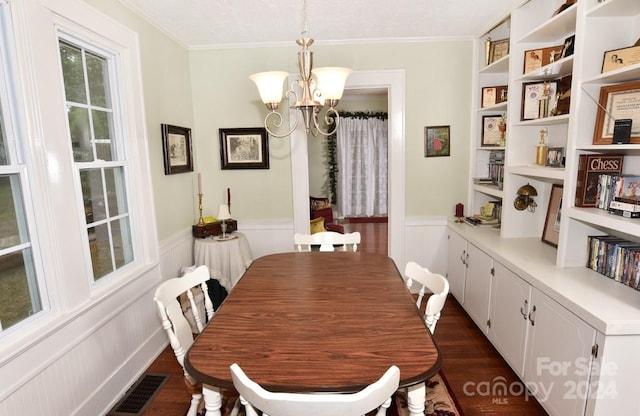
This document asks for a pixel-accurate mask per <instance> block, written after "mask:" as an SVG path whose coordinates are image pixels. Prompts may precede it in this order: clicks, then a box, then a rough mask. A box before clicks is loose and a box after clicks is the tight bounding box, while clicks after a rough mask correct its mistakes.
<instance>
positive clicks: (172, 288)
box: [153, 266, 220, 384]
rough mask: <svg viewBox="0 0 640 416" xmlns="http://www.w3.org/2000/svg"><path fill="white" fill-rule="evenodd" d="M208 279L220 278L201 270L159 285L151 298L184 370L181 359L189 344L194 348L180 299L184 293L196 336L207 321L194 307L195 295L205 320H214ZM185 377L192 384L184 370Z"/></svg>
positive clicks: (205, 269)
mask: <svg viewBox="0 0 640 416" xmlns="http://www.w3.org/2000/svg"><path fill="white" fill-rule="evenodd" d="M211 277H214V278H217V277H220V276H211V273H210V271H209V268H208V267H207V266H200V267H198V268H196V269H195V270H193V271H191V272H188V273H186V274H185V275H184V276H182V277H176V278H173V279H168V280H166V281H164V282H162V283H161V284H160V286H158V288H157V289H156V292H155V294H154V296H153V301H154V302H155V303H156V305H157V306H158V311H159V312H160V318H161V319H162V327H163V328H164V329H165V330H166V331H167V335H168V336H169V342H170V343H171V347H172V348H173V352H174V353H175V355H176V358H177V359H178V362H179V363H180V365H181V366H182V367H183V369H184V356H185V354H186V353H187V350H188V349H189V347H191V344H193V332H192V327H191V325H190V324H189V321H188V320H187V318H185V316H184V312H183V307H182V305H181V303H180V300H179V299H180V296H181V295H182V294H183V293H186V295H187V299H188V301H189V305H190V306H191V308H190V310H191V312H192V313H193V317H194V319H195V322H196V326H197V330H198V332H202V330H203V329H204V325H205V323H206V320H205V317H204V316H201V314H200V312H199V308H198V305H197V304H196V295H199V296H203V299H204V309H205V311H206V315H207V316H206V319H207V320H210V319H211V318H213V314H214V311H213V303H212V302H211V298H210V297H209V291H208V288H207V281H208V280H209V279H210V278H211ZM196 289H198V290H196ZM200 294H201V295H200ZM184 375H185V377H186V378H187V379H188V380H189V381H190V382H191V384H195V381H194V380H193V379H192V378H191V376H189V374H187V372H186V370H185V372H184Z"/></svg>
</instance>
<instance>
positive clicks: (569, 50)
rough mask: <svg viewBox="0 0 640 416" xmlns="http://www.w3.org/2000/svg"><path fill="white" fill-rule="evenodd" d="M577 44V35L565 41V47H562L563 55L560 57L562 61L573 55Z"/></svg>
mask: <svg viewBox="0 0 640 416" xmlns="http://www.w3.org/2000/svg"><path fill="white" fill-rule="evenodd" d="M575 43H576V35H571V36H569V37H568V38H566V39H565V40H564V45H562V54H561V55H560V59H562V58H567V57H569V56H571V55H573V49H574V45H575Z"/></svg>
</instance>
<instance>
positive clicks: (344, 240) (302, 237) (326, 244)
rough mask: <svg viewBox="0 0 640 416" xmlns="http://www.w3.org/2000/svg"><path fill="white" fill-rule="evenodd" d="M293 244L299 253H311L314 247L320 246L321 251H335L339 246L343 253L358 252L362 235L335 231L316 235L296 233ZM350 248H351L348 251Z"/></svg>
mask: <svg viewBox="0 0 640 416" xmlns="http://www.w3.org/2000/svg"><path fill="white" fill-rule="evenodd" d="M293 242H294V244H295V246H296V250H297V251H311V247H312V246H320V251H335V247H336V246H339V247H340V250H341V251H354V252H356V251H358V244H360V233H359V232H357V231H355V232H353V233H345V234H341V233H336V232H333V231H322V232H319V233H314V234H300V233H296V234H295V235H294V236H293ZM348 247H351V249H350V250H348Z"/></svg>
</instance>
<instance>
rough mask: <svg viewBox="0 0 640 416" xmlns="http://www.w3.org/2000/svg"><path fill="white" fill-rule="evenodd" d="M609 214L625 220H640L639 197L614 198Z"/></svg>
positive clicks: (610, 204)
mask: <svg viewBox="0 0 640 416" xmlns="http://www.w3.org/2000/svg"><path fill="white" fill-rule="evenodd" d="M609 212H610V213H611V214H615V215H620V216H623V217H626V218H640V196H631V197H624V196H614V197H613V201H611V202H610V203H609Z"/></svg>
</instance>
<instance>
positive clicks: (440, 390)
mask: <svg viewBox="0 0 640 416" xmlns="http://www.w3.org/2000/svg"><path fill="white" fill-rule="evenodd" d="M426 390H427V395H426V400H425V403H424V414H425V416H462V412H460V410H459V407H458V406H456V401H455V399H454V397H453V395H452V394H451V392H450V391H449V388H448V386H447V383H446V381H445V379H444V378H443V376H442V374H441V373H438V374H436V375H435V376H433V377H432V378H431V379H430V380H429V381H427V383H426ZM235 398H236V397H233V396H231V397H225V399H226V400H225V404H224V412H223V413H222V414H223V415H224V416H229V415H231V411H232V410H233V405H234V402H235ZM372 414H375V412H372ZM238 416H244V409H243V408H241V409H240V412H239V413H238ZM387 416H409V409H408V408H407V398H406V394H405V393H402V392H398V393H396V394H395V395H394V396H393V402H392V403H391V407H390V408H389V410H388V411H387Z"/></svg>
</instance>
